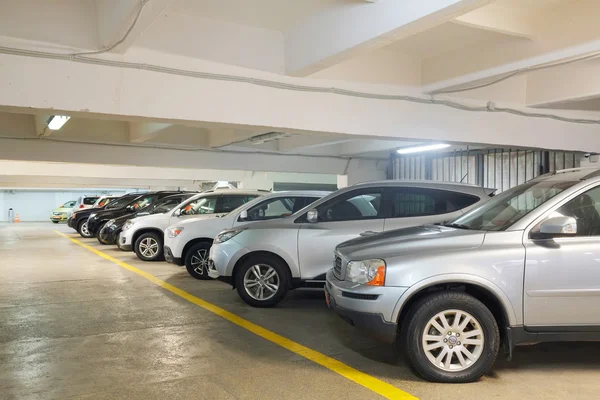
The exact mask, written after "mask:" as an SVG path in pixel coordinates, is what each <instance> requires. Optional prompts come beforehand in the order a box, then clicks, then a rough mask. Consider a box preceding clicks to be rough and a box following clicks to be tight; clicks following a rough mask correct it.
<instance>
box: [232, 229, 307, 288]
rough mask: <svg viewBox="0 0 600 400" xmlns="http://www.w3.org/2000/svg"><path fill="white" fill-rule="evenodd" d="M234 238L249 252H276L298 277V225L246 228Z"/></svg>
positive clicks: (293, 275)
mask: <svg viewBox="0 0 600 400" xmlns="http://www.w3.org/2000/svg"><path fill="white" fill-rule="evenodd" d="M234 239H235V240H236V241H237V242H238V243H239V244H240V245H242V246H244V247H245V248H247V249H248V250H249V252H256V251H267V252H270V253H274V254H277V255H278V256H279V257H281V258H283V260H284V261H285V262H286V263H287V264H288V266H289V267H290V271H291V273H292V277H294V278H299V277H300V270H299V268H298V227H297V226H294V225H292V226H288V227H282V228H272V229H252V228H250V229H248V230H246V231H244V232H242V233H240V234H239V235H237V236H236V237H234Z"/></svg>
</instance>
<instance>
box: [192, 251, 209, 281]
mask: <svg viewBox="0 0 600 400" xmlns="http://www.w3.org/2000/svg"><path fill="white" fill-rule="evenodd" d="M190 261H191V264H192V268H193V269H194V272H196V273H197V274H198V275H204V271H206V270H208V250H206V249H200V250H198V251H197V252H196V253H195V254H194V255H192V258H191V260H190Z"/></svg>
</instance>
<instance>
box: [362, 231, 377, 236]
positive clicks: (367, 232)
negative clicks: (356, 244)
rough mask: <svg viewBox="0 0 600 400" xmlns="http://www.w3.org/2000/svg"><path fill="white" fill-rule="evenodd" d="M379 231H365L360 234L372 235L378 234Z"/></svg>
mask: <svg viewBox="0 0 600 400" xmlns="http://www.w3.org/2000/svg"><path fill="white" fill-rule="evenodd" d="M377 233H378V232H373V231H364V232H362V233H361V234H360V236H372V235H377Z"/></svg>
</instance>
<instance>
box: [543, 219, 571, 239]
mask: <svg viewBox="0 0 600 400" xmlns="http://www.w3.org/2000/svg"><path fill="white" fill-rule="evenodd" d="M539 233H540V234H541V235H542V236H550V237H554V236H575V235H576V234H577V220H576V219H575V218H573V217H554V218H548V219H547V220H545V221H544V222H542V223H541V224H540V230H539Z"/></svg>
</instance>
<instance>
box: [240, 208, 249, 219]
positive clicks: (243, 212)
mask: <svg viewBox="0 0 600 400" xmlns="http://www.w3.org/2000/svg"><path fill="white" fill-rule="evenodd" d="M247 219H248V211H247V210H244V211H242V212H241V213H240V220H242V221H245V220H247Z"/></svg>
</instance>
